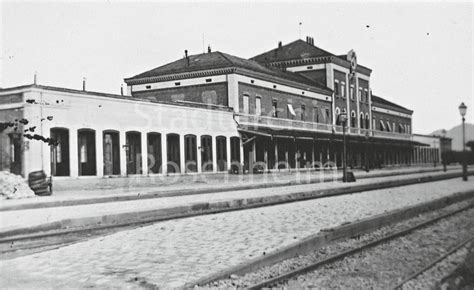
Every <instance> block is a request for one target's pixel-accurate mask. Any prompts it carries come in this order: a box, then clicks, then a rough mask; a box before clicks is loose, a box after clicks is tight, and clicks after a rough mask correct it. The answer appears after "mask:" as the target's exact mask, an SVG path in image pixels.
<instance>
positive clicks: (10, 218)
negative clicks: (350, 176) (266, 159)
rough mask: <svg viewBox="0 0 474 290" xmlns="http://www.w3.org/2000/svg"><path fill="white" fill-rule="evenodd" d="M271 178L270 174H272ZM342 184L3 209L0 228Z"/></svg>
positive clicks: (398, 178)
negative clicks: (71, 205) (25, 208)
mask: <svg viewBox="0 0 474 290" xmlns="http://www.w3.org/2000/svg"><path fill="white" fill-rule="evenodd" d="M443 174H444V172H433V173H419V174H411V175H408V176H407V175H398V176H389V177H377V178H368V179H360V180H358V181H357V185H362V184H369V183H377V182H382V181H388V180H401V179H407V178H417V177H422V176H427V175H429V176H437V175H443ZM269 178H271V177H269ZM340 187H351V184H348V183H341V182H324V183H319V184H316V185H315V184H303V185H292V186H280V187H275V188H271V189H268V188H261V189H250V190H237V191H228V192H217V193H206V194H195V195H185V196H173V197H162V198H153V199H142V200H140V199H139V200H131V201H119V202H110V203H97V204H87V205H76V206H73V207H69V206H66V207H51V208H38V209H27V210H14V211H0V230H1V231H6V230H12V229H16V228H24V227H32V226H37V225H41V224H45V223H50V222H56V221H61V220H65V219H77V218H84V217H96V216H104V215H112V214H120V213H127V212H132V213H133V212H137V211H147V210H160V209H165V208H171V207H177V206H183V205H190V204H194V203H202V202H217V201H229V200H234V199H235V198H255V197H265V196H272V195H283V194H291V193H294V192H301V191H309V190H315V189H318V190H325V189H332V188H340Z"/></svg>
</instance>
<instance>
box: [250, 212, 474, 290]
mask: <svg viewBox="0 0 474 290" xmlns="http://www.w3.org/2000/svg"><path fill="white" fill-rule="evenodd" d="M473 207H474V203H470V204H469V205H467V206H464V207H462V208H460V209H457V210H454V211H451V212H449V213H445V214H443V215H440V216H437V217H435V218H433V219H430V220H428V221H425V222H422V223H419V224H417V225H415V226H412V227H409V228H407V229H404V230H401V231H398V232H395V233H393V234H389V235H387V236H385V237H382V238H380V239H378V240H375V241H372V242H369V243H367V244H364V245H362V246H358V247H356V248H353V249H349V250H346V251H343V252H341V253H339V254H336V255H333V256H330V257H328V258H325V259H323V260H320V261H317V262H315V263H312V264H309V265H307V266H304V267H300V268H298V269H295V270H292V271H289V272H286V273H283V274H281V275H279V276H277V277H273V278H270V279H267V280H264V281H262V282H259V283H257V284H254V285H251V286H249V287H247V288H248V289H261V288H263V287H271V286H274V285H275V284H277V283H279V282H282V281H285V280H288V279H289V278H292V277H295V276H299V275H301V274H304V273H307V272H310V271H312V270H315V269H316V268H319V267H321V266H324V265H327V264H330V263H333V262H336V261H338V260H342V259H344V258H345V257H347V256H350V255H353V254H355V253H357V252H360V251H363V250H365V249H369V248H373V247H375V246H377V245H379V244H382V243H385V242H389V241H391V240H394V239H396V238H398V237H402V236H405V235H407V234H409V233H411V232H413V231H415V230H418V229H421V228H423V227H426V226H429V225H431V224H433V223H435V222H437V221H439V220H442V219H445V218H447V217H450V216H452V215H455V214H458V213H460V212H463V211H466V210H468V209H470V208H473Z"/></svg>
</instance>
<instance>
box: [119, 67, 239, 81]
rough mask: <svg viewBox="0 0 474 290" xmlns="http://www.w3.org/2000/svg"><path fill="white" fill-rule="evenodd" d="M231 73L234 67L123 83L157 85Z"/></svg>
mask: <svg viewBox="0 0 474 290" xmlns="http://www.w3.org/2000/svg"><path fill="white" fill-rule="evenodd" d="M233 72H235V67H223V68H215V69H206V70H195V71H189V72H182V73H174V74H166V75H159V76H152V77H144V78H135V77H130V78H125V79H124V82H125V83H126V84H127V85H138V84H145V83H157V82H164V81H171V80H181V79H188V78H196V77H204V76H211V75H216V74H228V73H233Z"/></svg>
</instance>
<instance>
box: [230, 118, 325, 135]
mask: <svg viewBox="0 0 474 290" xmlns="http://www.w3.org/2000/svg"><path fill="white" fill-rule="evenodd" d="M238 122H239V124H241V125H243V126H245V125H251V126H252V127H258V126H261V127H268V128H272V129H276V130H277V129H281V130H284V129H292V130H294V129H301V130H304V131H315V132H332V125H331V124H320V123H313V122H305V121H299V120H291V119H282V118H273V117H267V116H257V115H247V114H238Z"/></svg>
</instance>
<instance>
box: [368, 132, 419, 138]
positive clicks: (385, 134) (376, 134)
mask: <svg viewBox="0 0 474 290" xmlns="http://www.w3.org/2000/svg"><path fill="white" fill-rule="evenodd" d="M372 135H373V136H374V137H382V138H391V139H403V140H412V139H413V138H412V135H411V134H405V133H397V132H385V131H378V130H372Z"/></svg>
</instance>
